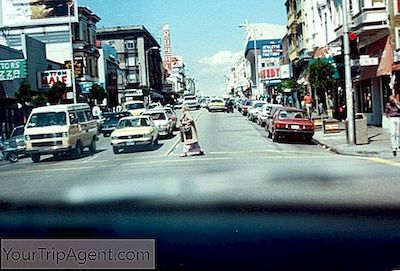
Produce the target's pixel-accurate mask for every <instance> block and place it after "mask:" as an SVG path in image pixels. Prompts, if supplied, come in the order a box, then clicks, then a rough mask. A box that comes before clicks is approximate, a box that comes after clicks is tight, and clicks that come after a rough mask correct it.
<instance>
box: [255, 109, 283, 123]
mask: <svg viewBox="0 0 400 271" xmlns="http://www.w3.org/2000/svg"><path fill="white" fill-rule="evenodd" d="M279 107H282V105H281V104H264V105H263V106H262V107H261V109H260V113H259V114H258V117H257V123H258V124H259V125H260V126H261V127H265V125H266V123H267V119H268V117H269V116H270V114H271V112H272V111H273V110H274V109H275V108H279Z"/></svg>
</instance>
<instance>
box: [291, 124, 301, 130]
mask: <svg viewBox="0 0 400 271" xmlns="http://www.w3.org/2000/svg"><path fill="white" fill-rule="evenodd" d="M290 127H291V128H292V129H293V130H297V129H300V126H299V125H292V126H290Z"/></svg>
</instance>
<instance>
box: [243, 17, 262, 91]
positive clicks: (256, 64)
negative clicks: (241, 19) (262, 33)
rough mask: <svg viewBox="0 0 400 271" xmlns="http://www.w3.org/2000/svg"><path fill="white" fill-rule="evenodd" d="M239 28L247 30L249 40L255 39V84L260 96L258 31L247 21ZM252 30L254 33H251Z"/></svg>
mask: <svg viewBox="0 0 400 271" xmlns="http://www.w3.org/2000/svg"><path fill="white" fill-rule="evenodd" d="M238 27H239V28H243V27H245V28H246V32H247V34H248V35H249V40H250V37H251V36H252V37H253V49H254V66H255V67H254V72H255V80H254V83H255V84H256V89H257V92H258V93H257V94H258V95H259V94H260V87H259V85H260V82H259V75H258V73H259V72H258V54H257V37H256V30H255V28H254V27H251V26H250V25H249V22H248V21H247V20H246V21H245V23H244V24H240V25H238ZM250 29H251V30H252V33H251V32H250Z"/></svg>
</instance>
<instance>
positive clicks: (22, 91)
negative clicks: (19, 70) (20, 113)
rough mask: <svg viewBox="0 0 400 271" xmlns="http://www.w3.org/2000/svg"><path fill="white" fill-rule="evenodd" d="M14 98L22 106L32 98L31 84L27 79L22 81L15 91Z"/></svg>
mask: <svg viewBox="0 0 400 271" xmlns="http://www.w3.org/2000/svg"><path fill="white" fill-rule="evenodd" d="M15 98H16V100H17V102H19V103H20V104H21V105H22V106H23V107H24V106H26V105H27V104H28V103H29V102H30V101H31V100H32V91H31V84H29V82H28V80H24V81H22V83H21V85H20V87H19V89H18V91H17V92H16V93H15Z"/></svg>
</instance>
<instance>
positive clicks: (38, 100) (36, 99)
mask: <svg viewBox="0 0 400 271" xmlns="http://www.w3.org/2000/svg"><path fill="white" fill-rule="evenodd" d="M48 102H49V99H48V98H47V96H46V95H45V94H44V93H39V94H38V95H36V96H33V97H32V100H31V104H32V106H34V107H39V106H44V105H46V104H47V103H48Z"/></svg>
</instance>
